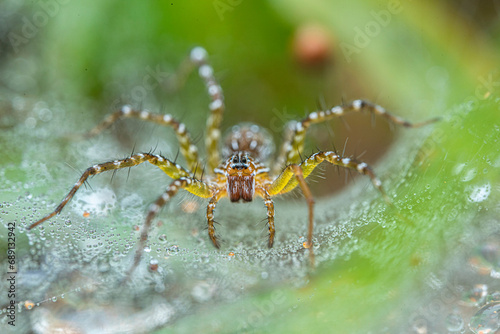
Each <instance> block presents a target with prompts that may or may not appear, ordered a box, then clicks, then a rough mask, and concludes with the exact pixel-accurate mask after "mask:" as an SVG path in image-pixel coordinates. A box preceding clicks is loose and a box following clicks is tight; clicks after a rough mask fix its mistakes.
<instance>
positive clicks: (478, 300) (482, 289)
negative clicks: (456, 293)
mask: <svg viewBox="0 0 500 334" xmlns="http://www.w3.org/2000/svg"><path fill="white" fill-rule="evenodd" d="M487 295H488V286H487V285H486V284H476V285H475V286H474V288H472V290H470V291H469V292H467V293H466V294H465V296H464V299H465V301H466V302H468V303H469V304H471V305H474V306H479V305H482V304H483V303H484V302H485V300H486V296H487Z"/></svg>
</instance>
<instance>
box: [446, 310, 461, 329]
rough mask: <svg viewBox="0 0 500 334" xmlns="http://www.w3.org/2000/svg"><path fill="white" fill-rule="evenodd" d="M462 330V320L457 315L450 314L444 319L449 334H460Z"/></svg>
mask: <svg viewBox="0 0 500 334" xmlns="http://www.w3.org/2000/svg"><path fill="white" fill-rule="evenodd" d="M463 328H464V320H463V319H462V317H461V316H460V315H459V314H456V313H450V314H448V316H447V317H446V329H447V330H448V331H450V332H460V331H462V329H463Z"/></svg>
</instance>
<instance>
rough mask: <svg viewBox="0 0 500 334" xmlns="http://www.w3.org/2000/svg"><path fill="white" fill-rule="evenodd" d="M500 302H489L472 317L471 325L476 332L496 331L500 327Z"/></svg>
mask: <svg viewBox="0 0 500 334" xmlns="http://www.w3.org/2000/svg"><path fill="white" fill-rule="evenodd" d="M499 315H500V302H495V303H491V304H487V305H485V306H483V307H481V308H480V309H479V311H477V312H476V314H474V315H473V316H472V318H471V319H470V323H469V327H470V329H471V330H472V331H473V332H474V333H476V334H480V333H481V334H487V333H495V332H496V331H497V330H498V329H499V328H500V319H499Z"/></svg>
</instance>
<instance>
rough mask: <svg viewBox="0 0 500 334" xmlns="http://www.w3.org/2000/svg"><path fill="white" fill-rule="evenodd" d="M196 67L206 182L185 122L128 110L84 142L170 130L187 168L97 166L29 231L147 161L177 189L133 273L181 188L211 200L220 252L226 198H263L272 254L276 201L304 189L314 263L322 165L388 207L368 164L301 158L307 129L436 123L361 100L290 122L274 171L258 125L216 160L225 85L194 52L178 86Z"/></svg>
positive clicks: (329, 155) (163, 199) (237, 135)
mask: <svg viewBox="0 0 500 334" xmlns="http://www.w3.org/2000/svg"><path fill="white" fill-rule="evenodd" d="M196 68H197V69H198V72H199V76H200V77H201V79H202V80H203V81H204V83H205V85H206V90H207V92H208V95H209V96H210V100H211V101H210V104H209V109H210V116H209V117H208V120H207V131H206V132H207V133H206V138H205V147H206V151H207V155H208V157H207V166H208V175H206V176H205V177H203V174H202V175H201V176H200V177H198V176H197V167H198V166H200V165H201V163H200V158H199V156H198V149H197V147H196V146H195V145H194V144H193V141H192V139H191V136H190V135H189V132H188V131H187V129H186V126H185V125H184V124H183V123H181V122H179V121H178V120H176V119H175V118H174V117H173V116H172V115H169V114H165V115H162V114H155V113H150V112H149V111H147V110H136V109H134V108H132V107H131V106H129V105H125V106H123V107H122V108H121V109H120V110H118V111H116V112H114V113H113V114H111V115H109V116H108V117H107V118H105V119H104V120H103V121H102V122H101V123H100V124H98V125H97V126H96V127H94V128H93V129H92V130H91V131H89V132H88V133H87V137H91V136H95V135H97V134H99V133H100V132H101V131H103V130H104V129H106V128H108V127H109V126H111V125H112V124H113V123H114V122H116V121H117V120H119V119H121V118H138V119H141V120H144V121H149V122H153V123H157V124H160V125H163V126H168V127H172V128H173V129H174V131H175V133H176V136H177V139H178V141H179V144H180V153H181V154H182V155H183V156H184V159H185V162H186V165H187V168H184V167H182V166H180V165H179V164H177V163H176V162H175V161H171V160H169V159H167V158H165V157H163V156H161V155H158V154H152V153H139V154H133V155H131V156H130V157H128V158H125V159H121V160H114V161H109V162H105V163H101V164H96V165H94V166H92V167H89V168H87V170H85V172H84V173H83V174H82V176H81V177H80V179H79V180H78V181H77V182H76V183H75V185H74V186H73V188H71V190H70V192H69V193H68V194H67V195H66V197H65V198H64V199H63V200H62V202H61V203H60V204H59V205H58V206H57V208H56V209H55V210H54V211H53V212H51V213H50V214H48V215H47V216H45V217H43V218H42V219H40V220H38V221H37V222H35V223H33V224H31V225H30V226H29V229H32V228H34V227H35V226H38V225H40V224H41V223H43V222H44V221H46V220H48V219H50V218H52V217H54V216H55V215H57V214H59V213H60V212H61V211H62V210H63V208H64V207H65V206H66V204H67V203H68V202H69V201H70V200H71V198H73V196H74V195H75V193H76V192H77V190H78V189H79V188H80V186H81V185H82V184H84V182H85V181H86V180H87V179H88V177H89V176H92V175H96V174H100V173H102V172H106V171H110V170H116V169H121V168H128V167H132V166H136V165H139V164H141V163H143V162H149V163H150V164H152V165H155V166H157V167H158V168H160V169H161V170H163V171H164V172H165V173H166V174H167V175H168V176H169V177H171V178H172V179H173V182H171V183H170V185H169V186H168V187H167V189H166V190H165V191H164V192H163V194H162V195H161V196H160V197H158V199H157V200H156V201H155V202H154V203H153V204H151V206H150V207H149V210H148V212H147V215H146V219H145V222H144V225H143V227H142V230H141V234H140V239H139V242H138V247H137V250H136V253H135V257H134V262H133V266H132V267H131V269H130V271H129V274H130V273H131V272H132V271H133V270H134V269H135V268H136V267H137V266H138V265H139V262H140V260H141V257H142V253H143V250H144V248H145V245H146V241H147V239H148V233H149V231H150V229H151V225H152V222H153V220H154V218H155V217H156V216H157V214H158V212H159V211H160V209H161V208H162V207H163V206H164V205H165V204H166V203H168V202H169V201H170V200H171V199H172V197H174V196H175V194H177V192H178V191H179V190H181V189H184V190H187V191H188V192H190V193H192V194H194V195H196V196H198V197H201V198H205V199H208V205H207V211H206V217H207V224H208V236H209V238H210V240H211V241H212V243H213V245H214V246H215V247H216V248H219V247H220V244H219V241H218V239H217V236H216V233H215V226H214V223H215V220H214V210H215V207H216V205H217V203H218V202H219V200H220V199H221V198H223V197H229V199H230V200H231V202H239V201H243V202H250V201H252V200H253V199H254V198H255V197H261V198H262V199H263V200H264V204H265V206H266V208H267V227H268V231H269V235H268V247H269V248H271V247H273V244H274V237H275V226H274V203H273V197H274V196H276V195H281V194H285V193H288V192H290V191H291V190H293V189H294V188H296V187H297V186H299V187H300V189H301V190H302V193H303V194H304V197H305V199H306V202H307V205H308V234H307V242H305V243H304V247H305V248H309V249H310V255H311V258H312V259H313V252H312V248H311V246H312V243H313V240H312V238H313V226H314V211H313V207H314V199H313V196H312V194H311V191H310V189H309V187H308V185H307V183H306V182H305V179H306V178H307V177H308V176H309V175H310V174H311V172H312V171H313V170H314V168H316V167H317V166H318V165H319V164H320V163H322V162H323V161H326V162H328V163H330V164H333V165H336V166H340V167H343V168H348V169H352V170H354V171H356V172H358V173H360V174H363V175H367V176H368V177H369V178H370V179H371V182H372V183H373V185H374V187H375V188H376V189H377V190H378V191H379V192H380V193H381V194H382V196H383V197H384V198H385V199H386V200H387V201H388V202H389V200H388V197H387V195H386V194H385V192H384V190H383V188H382V183H381V181H380V180H379V179H378V178H377V177H376V176H375V174H374V172H373V170H372V168H371V167H370V166H369V165H368V164H366V163H365V162H362V161H358V160H356V159H354V158H350V157H343V156H340V155H339V154H337V153H336V152H335V151H319V152H317V153H314V154H312V155H310V156H309V157H307V158H306V159H304V160H302V158H301V156H300V152H301V151H303V148H304V141H305V135H306V132H307V129H308V128H309V127H310V126H311V125H312V124H317V123H320V122H325V121H328V120H331V119H333V118H336V117H340V116H343V115H345V114H346V113H348V112H362V111H366V112H369V113H371V114H373V115H379V116H382V117H384V118H386V119H387V120H388V121H389V122H392V123H394V124H397V125H401V126H404V127H420V126H423V125H426V124H429V123H432V122H434V121H435V120H436V119H431V120H428V121H424V122H421V123H410V122H408V121H406V120H404V119H402V118H400V117H398V116H394V115H392V114H390V113H389V112H387V111H386V110H385V109H384V108H383V107H381V106H379V105H375V104H372V103H370V102H368V101H364V100H355V101H353V102H351V103H348V104H345V105H339V106H335V107H333V108H331V109H327V110H318V111H314V112H311V113H309V114H308V115H307V116H306V117H305V118H304V119H302V120H301V121H298V122H291V123H289V126H287V127H286V131H285V135H284V139H283V144H282V146H281V148H280V152H279V154H278V155H277V156H276V158H275V164H274V165H273V166H272V167H273V168H272V170H271V169H270V168H269V167H267V166H266V165H265V164H264V162H265V161H266V160H267V159H268V158H270V156H271V155H272V154H273V151H274V144H273V142H272V139H271V136H270V134H269V132H267V131H266V130H265V129H263V128H261V127H259V126H258V125H256V124H252V123H242V124H239V125H236V126H234V127H232V129H231V131H230V132H229V134H228V135H227V136H226V137H225V138H224V140H223V141H224V147H223V149H222V150H221V152H220V153H219V151H218V148H219V142H220V140H221V133H220V129H219V128H220V124H221V121H222V116H223V113H224V110H225V105H224V96H223V93H222V89H221V87H220V85H219V84H218V83H217V81H216V79H215V77H214V74H213V69H212V67H211V66H210V65H209V63H208V54H207V52H206V51H205V49H203V48H201V47H195V48H194V49H192V50H191V52H190V54H189V56H188V57H187V59H186V60H185V61H184V63H182V65H181V67H180V70H179V72H178V73H177V75H176V77H175V79H176V80H175V81H177V82H182V80H183V79H185V78H186V77H187V75H188V74H189V73H190V72H191V71H193V70H194V69H196Z"/></svg>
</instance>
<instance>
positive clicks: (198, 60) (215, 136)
mask: <svg viewBox="0 0 500 334" xmlns="http://www.w3.org/2000/svg"><path fill="white" fill-rule="evenodd" d="M195 68H198V74H199V75H200V78H201V79H202V80H203V82H204V83H205V86H206V88H207V92H208V95H209V97H210V104H209V108H210V112H211V113H210V116H209V117H208V119H207V133H206V137H205V147H206V150H207V155H208V169H209V171H210V172H212V171H213V170H214V168H216V167H217V166H218V165H219V163H220V161H219V150H218V145H219V140H220V129H219V128H220V124H221V122H222V115H223V113H224V109H225V105H224V94H223V92H222V88H221V87H220V85H219V84H218V83H217V80H216V79H215V76H214V70H213V69H212V67H211V66H210V65H209V63H208V53H207V51H206V50H205V49H204V48H202V47H199V46H198V47H195V48H193V49H192V50H191V53H190V54H189V57H188V58H187V59H186V60H185V61H184V62H183V63H182V64H181V66H180V68H179V70H178V71H177V73H176V75H175V76H174V77H173V78H172V80H171V82H170V86H171V88H173V89H179V87H181V86H183V85H184V82H185V81H186V78H187V77H188V75H189V74H190V73H191V72H192V71H193V70H194V69H195Z"/></svg>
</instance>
